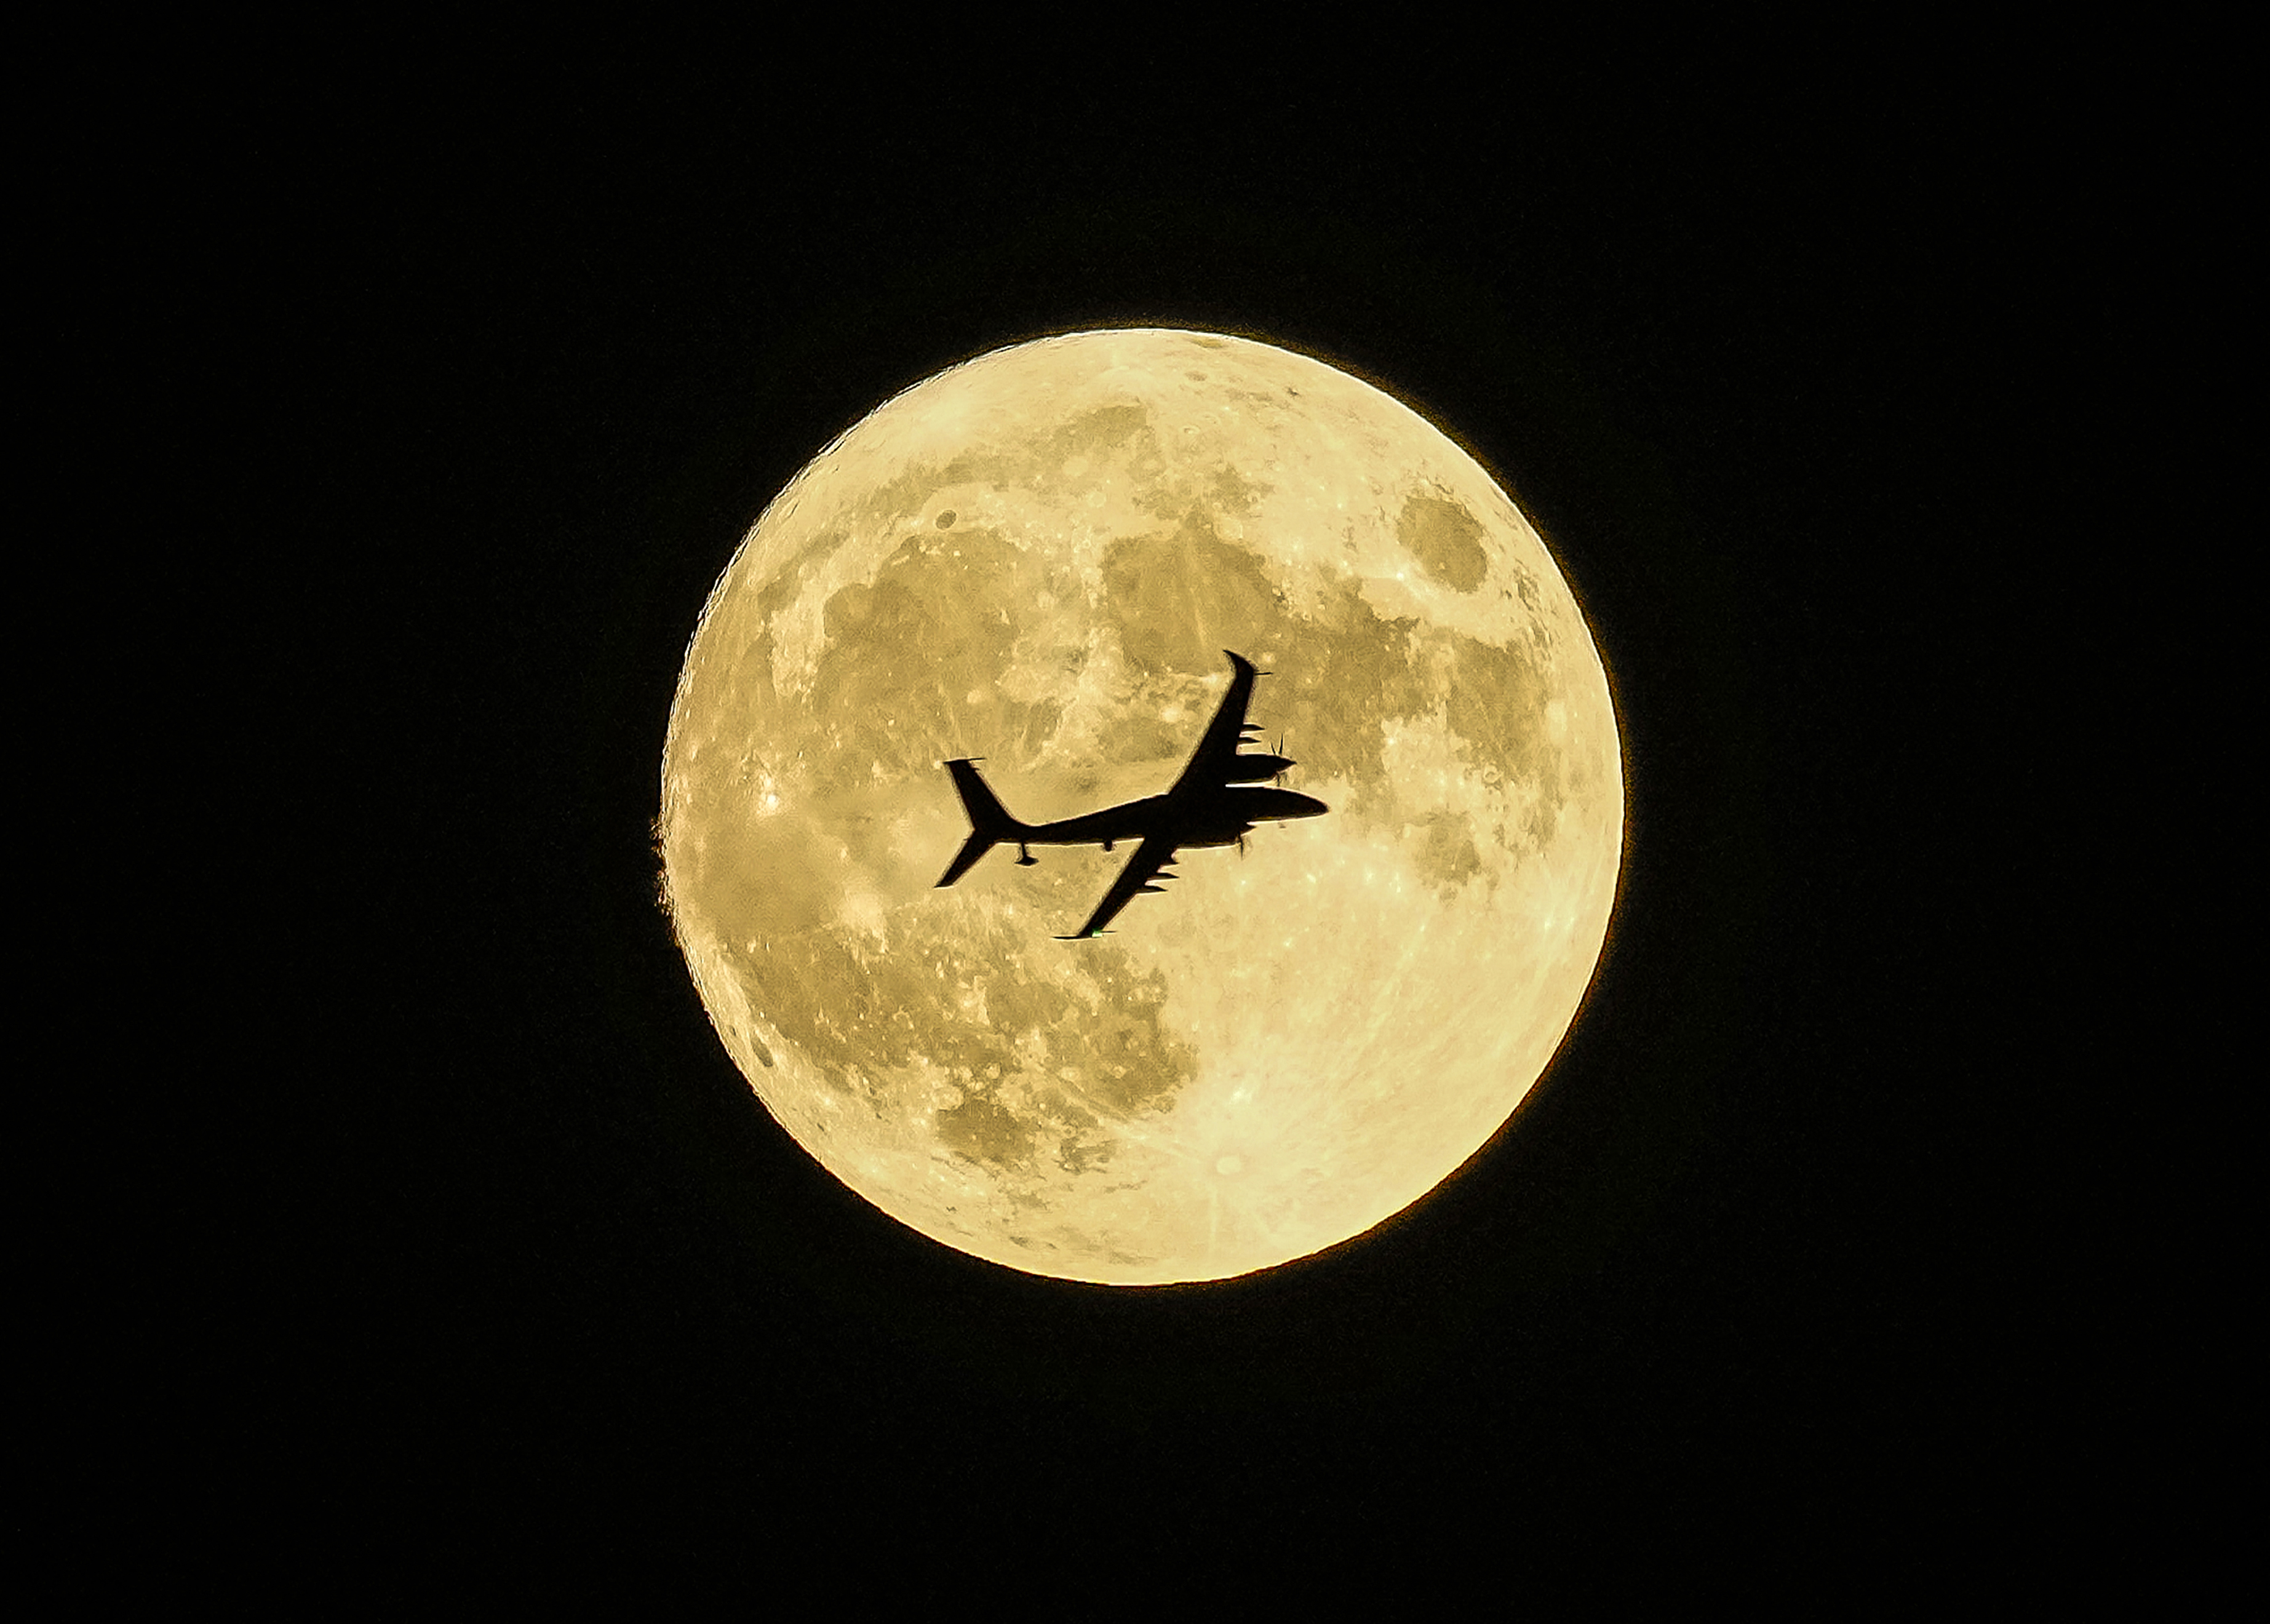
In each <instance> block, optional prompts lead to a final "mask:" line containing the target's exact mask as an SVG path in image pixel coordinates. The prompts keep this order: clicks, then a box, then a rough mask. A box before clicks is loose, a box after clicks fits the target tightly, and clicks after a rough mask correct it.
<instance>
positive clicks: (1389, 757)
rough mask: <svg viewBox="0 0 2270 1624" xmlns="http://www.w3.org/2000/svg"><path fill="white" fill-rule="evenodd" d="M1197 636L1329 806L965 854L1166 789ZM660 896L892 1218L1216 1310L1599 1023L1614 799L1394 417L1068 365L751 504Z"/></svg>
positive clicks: (1571, 672)
mask: <svg viewBox="0 0 2270 1624" xmlns="http://www.w3.org/2000/svg"><path fill="white" fill-rule="evenodd" d="M1223 649H1236V650H1237V651H1238V652H1240V653H1241V654H1243V655H1246V656H1249V657H1250V658H1251V659H1253V660H1254V661H1255V662H1256V663H1257V664H1259V665H1260V667H1261V668H1262V669H1263V670H1264V671H1269V672H1272V673H1273V674H1272V675H1270V676H1267V677H1264V678H1263V679H1261V680H1260V681H1259V683H1258V684H1257V686H1256V688H1255V691H1254V695H1253V702H1252V708H1251V710H1250V719H1251V720H1252V721H1254V722H1256V723H1259V724H1260V725H1261V727H1262V729H1263V734H1262V739H1263V742H1265V744H1267V745H1269V746H1271V747H1272V748H1273V747H1274V745H1275V742H1276V739H1277V737H1278V735H1279V734H1280V731H1281V732H1282V733H1283V734H1284V736H1285V738H1286V750H1285V753H1287V754H1288V755H1291V756H1292V757H1294V759H1295V760H1297V761H1298V762H1299V763H1300V765H1299V767H1298V768H1296V769H1294V773H1293V774H1292V775H1290V776H1289V777H1288V778H1287V780H1286V782H1287V787H1289V788H1294V789H1298V790H1302V792H1304V793H1306V794H1309V795H1313V796H1316V797H1320V798H1321V799H1323V800H1324V802H1325V803H1327V804H1328V805H1330V806H1331V808H1332V811H1331V813H1330V814H1329V815H1328V816H1324V817H1320V818H1315V819H1309V820H1308V821H1305V822H1301V823H1291V824H1285V825H1281V826H1266V825H1265V826H1264V827H1262V828H1261V829H1260V830H1259V831H1257V833H1256V834H1254V835H1253V836H1252V837H1251V839H1250V841H1249V842H1248V849H1246V851H1245V852H1244V853H1243V855H1241V854H1240V853H1239V852H1237V851H1236V850H1234V849H1221V850H1199V851H1192V852H1188V853H1186V854H1184V857H1183V863H1182V864H1181V869H1180V872H1181V881H1180V883H1179V884H1178V885H1176V886H1175V887H1174V888H1173V889H1172V890H1171V891H1170V892H1168V893H1167V894H1163V895H1159V896H1145V897H1139V898H1138V899H1137V900H1136V901H1135V902H1134V903H1133V904H1132V905H1131V906H1130V907H1129V908H1127V910H1126V911H1125V912H1124V913H1123V914H1122V915H1121V916H1119V918H1118V919H1117V921H1116V923H1115V926H1114V934H1112V935H1110V936H1109V937H1107V938H1102V939H1098V940H1093V941H1084V942H1060V941H1057V940H1054V939H1052V938H1053V937H1054V935H1055V934H1056V933H1057V932H1060V931H1072V930H1074V929H1076V928H1077V927H1078V925H1079V922H1080V921H1081V920H1082V919H1083V918H1085V917H1086V916H1087V913H1088V910H1089V909H1090V908H1093V907H1094V904H1095V902H1096V900H1097V899H1098V898H1099V897H1101V896H1102V894H1103V892H1104V890H1105V889H1106V888H1107V887H1108V886H1109V884H1110V881H1111V878H1112V876H1113V875H1114V874H1115V873H1116V871H1117V870H1118V868H1119V867H1120V866H1121V865H1122V864H1124V863H1125V862H1126V861H1127V859H1128V856H1129V855H1130V854H1129V849H1128V848H1126V847H1125V846H1122V847H1121V848H1120V849H1118V850H1117V851H1116V852H1114V853H1109V854H1107V853H1105V852H1104V851H1102V849H1100V848H1093V847H1082V848H1071V849H1065V848H1042V849H1038V850H1036V852H1035V856H1038V857H1039V858H1040V863H1039V865H1038V866H1037V867H1034V868H1020V867H1018V866H1016V865H1015V864H1014V863H1013V856H1014V855H1015V854H1014V851H1013V849H1009V848H997V849H995V851H994V853H993V854H992V855H990V856H988V857H987V858H986V859H985V860H984V861H983V862H982V863H980V864H978V865H977V867H976V869H974V870H972V871H970V873H969V874H968V876H967V877H966V878H964V879H962V880H961V882H960V884H959V885H957V886H954V887H953V889H950V890H938V889H935V888H934V885H935V882H936V880H937V879H938V875H939V873H940V871H942V870H943V869H944V867H945V866H946V862H947V860H948V859H949V858H951V857H952V856H953V853H954V852H955V850H956V849H958V848H959V847H960V845H961V841H962V838H963V836H964V835H965V834H967V833H968V823H967V822H966V820H965V819H964V817H963V814H962V811H961V805H960V803H959V802H958V801H957V800H956V798H955V796H954V791H953V784H952V782H951V781H950V780H949V778H948V776H947V775H946V773H945V772H944V771H943V770H942V769H941V767H940V763H941V762H942V761H944V760H946V759H947V758H949V757H954V756H980V757H983V758H984V760H985V772H986V775H987V777H988V779H989V781H990V783H991V785H992V787H993V789H994V790H996V791H997V792H998V794H999V796H1000V797H1001V798H1002V799H1003V801H1005V803H1006V804H1007V805H1008V807H1009V809H1010V810H1011V811H1012V812H1013V813H1015V814H1016V815H1017V816H1018V817H1020V818H1022V819H1025V820H1027V822H1039V821H1042V820H1044V819H1056V818H1063V817H1067V816H1070V815H1072V814H1074V813H1078V812H1086V811H1090V810H1094V809H1095V808H1099V807H1102V806H1105V805H1113V804H1116V803H1117V802H1120V801H1124V800H1131V799H1133V798H1136V797H1140V796H1145V795H1151V794H1155V793H1158V792H1159V791H1161V790H1164V789H1165V788H1166V787H1167V785H1168V784H1169V783H1171V782H1173V781H1174V778H1175V776H1176V774H1177V773H1178V772H1179V771H1180V770H1181V768H1182V766H1183V761H1184V760H1186V759H1187V757H1188V755H1189V753H1190V752H1191V748H1192V747H1193V746H1194V745H1196V744H1197V742H1198V736H1199V734H1200V733H1201V732H1202V731H1203V730H1204V729H1205V723H1206V721H1207V719H1208V718H1209V717H1210V716H1212V714H1213V709H1214V707H1215V705H1216V703H1217V702H1218V701H1219V700H1220V697H1221V693H1222V692H1223V688H1224V686H1225V685H1226V681H1227V679H1228V662H1227V661H1226V660H1224V659H1223V658H1222V654H1221V651H1222V650H1223ZM659 827H660V832H661V836H662V851H663V865H664V892H665V895H666V898H667V901H668V904H669V908H670V910H671V919H672V922H673V924H674V927H675V929H676V931H677V933H678V938H679V943H680V945H682V947H683V949H684V951H685V953H686V962H687V964H688V966H689V967H690V968H691V970H692V972H693V975H694V981H695V983H696V984H697V985H698V986H699V988H700V990H701V997H702V1000H703V1003H704V1004H705V1005H706V1006H707V1007H708V1012H709V1015H710V1018H711V1020H713V1021H714V1022H715V1023H716V1027H717V1030H718V1033H719V1034H720V1035H721V1036H722V1037H723V1041H724V1043H725V1047H726V1048H727V1049H728V1050H729V1051H730V1052H731V1055H732V1057H733V1058H734V1060H735V1061H736V1063H738V1065H739V1066H740V1068H741V1071H742V1072H743V1073H744V1074H745V1075H746V1077H747V1078H748V1079H749V1081H750V1083H751V1084H752V1086H753V1087H754V1088H755V1090H756V1092H757V1094H758V1097H759V1098H760V1099H761V1100H762V1101H763V1102H764V1104H765V1107H766V1109H768V1110H769V1111H770V1112H771V1113H772V1114H773V1116H775V1118H776V1119H777V1120H778V1121H779V1122H780V1123H781V1124H782V1125H783V1127H785V1128H786V1129H787V1130H788V1131H789V1132H790V1134H792V1135H793V1136H794V1137H795V1138H796V1139H797V1143H799V1144H801V1145H802V1146H804V1147H805V1149H806V1150H808V1151H810V1152H811V1153H812V1155H813V1156H815V1157H817V1158H818V1159H819V1161H820V1162H821V1164H822V1165H824V1166H825V1167H827V1169H828V1170H829V1171H830V1172H832V1173H834V1174H835V1175H836V1176H837V1177H838V1178H840V1179H842V1181H843V1182H844V1183H847V1184H849V1186H850V1187H851V1188H852V1189H854V1190H857V1191H858V1192H859V1193H860V1194H861V1195H862V1196H864V1197H865V1198H867V1199H868V1200H870V1201H872V1202H873V1203H874V1204H875V1205H877V1206H879V1207H880V1208H882V1209H883V1210H884V1211H885V1212H888V1213H890V1214H891V1215H892V1216H893V1217H894V1218H896V1219H898V1220H901V1222H903V1223H906V1224H908V1225H909V1226H911V1227H914V1228H915V1229H916V1230H919V1231H920V1232H921V1233H923V1234H924V1235H928V1236H930V1237H931V1238H932V1239H933V1240H937V1241H939V1242H944V1243H945V1244H946V1245H948V1246H953V1247H958V1248H960V1249H961V1250H963V1251H966V1252H970V1253H974V1254H976V1256H978V1257H985V1258H990V1259H991V1260H993V1261H994V1262H996V1263H1000V1264H1007V1265H1009V1266H1011V1267H1013V1268H1017V1269H1023V1270H1027V1271H1030V1272H1034V1273H1038V1274H1045V1275H1057V1276H1062V1277H1065V1278H1069V1279H1082V1280H1095V1281H1106V1282H1111V1283H1116V1284H1129V1285H1133V1284H1149V1283H1161V1282H1167V1281H1175V1280H1198V1279H1220V1278H1223V1277H1226V1276H1230V1275H1236V1274H1242V1273H1245V1272H1249V1271H1250V1270H1255V1269H1260V1268H1265V1267H1267V1266H1269V1265H1271V1264H1280V1263H1283V1262H1286V1261H1287V1260H1289V1259H1292V1258H1295V1257H1304V1256H1306V1255H1308V1254H1309V1253H1312V1252H1316V1251H1318V1250H1322V1249H1324V1248H1325V1247H1329V1246H1332V1245H1333V1244H1335V1243H1336V1242H1341V1241H1345V1240H1346V1239H1348V1238H1349V1237H1351V1236H1354V1235H1359V1234H1361V1233H1362V1232H1363V1231H1364V1230H1366V1229H1369V1228H1370V1227H1373V1226H1374V1225H1376V1224H1377V1223H1379V1222H1380V1221H1381V1220H1384V1219H1386V1218H1388V1217H1389V1216H1391V1214H1393V1213H1395V1212H1398V1211H1400V1210H1401V1209H1402V1208H1404V1207H1406V1206H1407V1205H1410V1204H1411V1203H1412V1202H1413V1201H1415V1200H1417V1199H1418V1198H1420V1197H1421V1196H1423V1195H1425V1194H1426V1193H1427V1191H1428V1190H1431V1189H1433V1188H1434V1187H1435V1184H1437V1183H1440V1182H1441V1181H1442V1180H1443V1178H1444V1177H1445V1176H1447V1175H1449V1174H1450V1172H1452V1171H1453V1170H1454V1169H1456V1168H1458V1165H1459V1164H1460V1163H1461V1162H1463V1161H1465V1159H1466V1158H1467V1157H1469V1156H1470V1155H1472V1154H1473V1153H1474V1151H1475V1150H1477V1149H1478V1148H1480V1146H1481V1145H1482V1144H1483V1143H1484V1142H1485V1141H1486V1140H1487V1139H1488V1138H1489V1137H1490V1136H1491V1134H1492V1133H1494V1132H1495V1131H1496V1130H1497V1129H1498V1127H1499V1126H1500V1125H1501V1124H1502V1123H1504V1122H1505V1120H1506V1119H1507V1117H1508V1116H1510V1114H1511V1113H1512V1111H1513V1109H1514V1108H1515V1107H1516V1106H1517V1105H1518V1104H1519V1103H1520V1101H1521V1100H1522V1097H1523V1096H1524V1094H1526V1093H1527V1092H1528V1091H1529V1089H1530V1087H1531V1086H1532V1085H1533V1084H1534V1083H1535V1082H1536V1080H1537V1079H1538V1077H1539V1074H1540V1073H1541V1072H1543V1070H1544V1068H1545V1066H1546V1064H1547V1062H1548V1061H1549V1060H1550V1059H1551V1057H1552V1056H1553V1053H1554V1049H1556V1047H1557V1046H1558V1045H1559V1043H1560V1041H1561V1039H1562V1035H1563V1034H1564V1033H1565V1032H1566V1031H1567V1029H1568V1027H1569V1021H1570V1020H1572V1019H1573V1017H1574V1015H1575V1013H1576V1008H1577V1005H1578V1004H1579V1002H1580V1001H1581V999H1582V998H1583V997H1584V990H1585V988H1586V986H1587V984H1588V983H1589V982H1590V980H1591V973H1592V969H1593V967H1594V965H1595V964H1596V963H1597V961H1598V960H1599V953H1600V949H1601V945H1602V943H1603V941H1604V939H1605V937H1606V929H1607V923H1608V915H1609V910H1610V908H1611V906H1612V904H1613V900H1614V894H1615V886H1616V875H1617V868H1618V864H1619V862H1620V860H1621V850H1622V835H1623V775H1622V762H1621V753H1620V749H1619V745H1618V738H1617V730H1616V720H1615V714H1614V709H1613V705H1612V703H1611V701H1610V699H1609V693H1608V685H1607V679H1606V673H1605V671H1603V670H1602V667H1601V663H1600V659H1599V654H1598V653H1597V652H1596V650H1595V649H1594V648H1593V645H1592V641H1591V635H1590V634H1589V632H1588V631H1587V629H1586V627H1585V624H1584V617H1583V615H1582V614H1581V613H1580V612H1579V611H1578V609H1577V606H1576V601H1575V599H1574V598H1573V597H1571V596H1570V593H1569V588H1568V585H1567V583H1566V582H1564V581H1563V580H1562V575H1561V573H1560V571H1559V569H1558V568H1557V567H1555V566H1554V561H1553V559H1552V557H1551V555H1550V554H1549V553H1548V552H1547V550H1546V548H1545V545H1544V544H1543V543H1542V542H1541V541H1540V540H1539V538H1538V536H1537V533H1536V531H1535V530H1533V529H1532V527H1531V526H1530V524H1529V523H1528V522H1527V521H1526V520H1525V519H1524V517H1523V516H1522V515H1521V513H1520V511H1519V510H1518V509H1517V508H1516V507H1515V506H1514V504H1513V502H1512V501H1510V500H1509V499H1508V497H1507V496H1506V494H1505V493H1504V492H1503V491H1502V490H1500V489H1499V488H1498V486H1496V485H1495V483H1494V482H1493V481H1492V480H1491V479H1490V478H1489V476H1488V475H1487V473H1485V472H1484V471H1483V470H1482V469H1481V468H1480V466H1479V465H1478V464H1477V463H1475V462H1474V461H1473V458H1472V457H1470V456H1467V455H1466V454H1465V452H1464V451H1462V450H1460V449H1458V446H1457V445H1455V444H1453V443H1452V442H1451V441H1450V440H1449V439H1448V438H1446V437H1445V436H1444V435H1443V434H1441V433H1440V432H1439V431H1438V430H1436V429H1435V428H1434V427H1433V426H1431V425H1429V424H1428V422H1426V420H1425V419H1422V418H1421V417H1420V416H1419V415H1418V414H1417V413H1416V412H1413V411H1411V410H1410V409H1409V408H1408V407H1406V406H1405V405H1403V404H1400V403H1398V402H1397V401H1395V400H1393V399H1391V397H1388V396H1386V395H1384V394H1382V393H1381V392H1380V391H1379V390H1378V389H1374V388H1372V387H1371V386H1370V385H1369V384H1367V383H1364V382H1360V381H1358V380H1357V379H1354V378H1352V377H1350V376H1348V375H1347V374H1345V373H1342V372H1339V371H1338V370H1336V369H1334V368H1333V367H1329V366H1326V365H1324V363H1323V362H1321V361H1317V360H1311V359H1309V358H1308V357H1306V356H1302V355H1296V354H1293V353H1290V352H1287V351H1284V350H1280V349H1276V348H1273V347H1272V346H1270V345H1264V344H1258V343H1254V342H1251V341H1250V340H1246V339H1241V338H1233V337H1220V336H1217V335H1213V334H1207V333H1198V332H1184V331H1173V330H1158V329H1136V330H1111V331H1100V332H1083V333H1072V334H1068V335H1065V336H1063V337H1052V338H1044V339H1041V340H1038V341H1036V342H1034V343H1030V344H1024V345H1017V346H1015V347H1013V348H1011V349H1006V350H1001V351H998V352H994V353H992V354H990V355H985V356H983V357H980V358H979V359H977V360H973V361H969V362H968V363H966V364H964V365H962V366H959V367H953V368H952V369H951V370H949V371H947V372H945V373H941V374H938V376H936V377H934V378H931V379H930V380H929V381H928V382H924V383H922V384H920V385H918V386H917V387H916V388H914V389H909V390H908V391H906V392H905V393H904V394H902V395H900V396H899V397H896V398H895V399H894V400H891V401H890V402H888V403H886V404H884V405H883V406H881V407H879V408H878V409H877V410H876V411H875V412H873V413H872V414H871V415H870V416H869V417H867V418H866V419H864V421H862V422H861V423H859V424H858V425H857V426H856V427H854V428H853V429H851V430H850V431H849V433H847V434H844V435H843V436H842V438H841V439H839V440H837V441H835V443H834V444H833V445H831V446H829V447H828V448H827V449H826V450H825V451H823V452H822V453H821V454H820V456H818V457H817V458H816V459H814V460H813V462H812V463H811V464H810V466H808V467H806V468H805V470H804V471H803V472H802V473H800V474H798V475H797V478H795V480H794V481H793V482H791V483H790V486H788V488H787V489H786V490H784V491H783V492H782V493H781V494H780V496H779V497H778V498H777V499H775V501H774V502H773V503H772V505H771V506H770V507H769V508H767V509H766V510H765V513H764V515H763V516H762V517H761V518H760V519H759V520H758V522H757V523H756V525H755V526H754V528H753V529H752V530H750V531H749V533H748V535H747V537H746V538H745V539H744V540H743V542H742V544H741V545H740V548H739V550H738V552H736V553H735V555H734V557H733V560H732V562H731V565H730V566H728V567H727V568H726V570H725V573H724V575H723V578H722V579H721V580H720V581H719V582H718V583H717V586H716V590H715V591H714V592H713V593H712V594H711V596H710V598H709V602H708V606H707V608H706V609H705V610H704V612H703V613H702V617H701V625H700V627H699V629H698V630H697V631H696V632H695V634H694V638H693V641H692V642H691V644H690V645H689V647H688V649H687V650H686V665H685V669H684V671H683V672H682V674H681V676H680V679H679V688H678V694H677V699H676V702H675V704H674V706H673V708H672V710H671V724H670V736H669V743H668V745H667V747H666V749H665V751H664V761H663V797H662V816H661V820H660V825H659Z"/></svg>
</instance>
